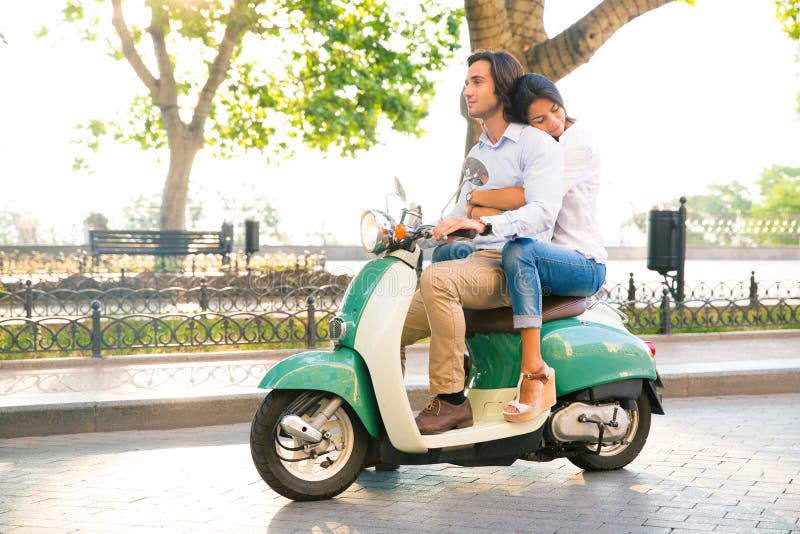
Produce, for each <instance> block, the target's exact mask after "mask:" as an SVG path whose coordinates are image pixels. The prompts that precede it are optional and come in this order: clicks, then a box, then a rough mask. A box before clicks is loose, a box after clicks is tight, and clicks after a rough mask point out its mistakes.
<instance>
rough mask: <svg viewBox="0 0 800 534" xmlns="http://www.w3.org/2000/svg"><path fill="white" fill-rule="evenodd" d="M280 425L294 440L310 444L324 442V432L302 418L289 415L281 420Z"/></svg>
mask: <svg viewBox="0 0 800 534" xmlns="http://www.w3.org/2000/svg"><path fill="white" fill-rule="evenodd" d="M280 425H281V429H283V431H284V432H286V433H287V434H289V435H290V436H292V437H293V438H297V439H302V440H303V441H306V442H308V443H319V442H320V441H322V432H321V431H320V430H319V429H317V428H315V427H314V426H312V425H311V424H310V423H309V422H308V421H306V420H305V419H303V418H302V417H298V416H296V415H287V416H286V417H284V418H283V419H281V423H280Z"/></svg>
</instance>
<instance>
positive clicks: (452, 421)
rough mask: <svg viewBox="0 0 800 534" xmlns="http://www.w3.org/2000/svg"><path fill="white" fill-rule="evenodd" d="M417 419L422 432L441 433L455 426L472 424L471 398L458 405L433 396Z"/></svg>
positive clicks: (462, 426) (463, 426)
mask: <svg viewBox="0 0 800 534" xmlns="http://www.w3.org/2000/svg"><path fill="white" fill-rule="evenodd" d="M415 421H416V422H417V428H419V433H420V434H441V433H442V432H446V431H447V430H452V429H454V428H466V427H468V426H472V407H471V406H470V405H469V400H465V401H464V402H462V403H461V404H458V405H456V404H450V403H449V402H447V401H443V400H442V399H440V398H439V397H433V398H432V399H431V400H430V401H428V405H427V406H426V407H425V409H424V410H422V411H421V412H419V415H418V416H417V418H416V419H415Z"/></svg>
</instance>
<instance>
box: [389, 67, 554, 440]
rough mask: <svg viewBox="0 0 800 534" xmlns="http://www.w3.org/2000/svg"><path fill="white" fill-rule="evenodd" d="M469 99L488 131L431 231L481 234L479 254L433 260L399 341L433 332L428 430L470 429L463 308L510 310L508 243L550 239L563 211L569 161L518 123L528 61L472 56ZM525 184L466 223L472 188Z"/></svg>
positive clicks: (424, 426)
mask: <svg viewBox="0 0 800 534" xmlns="http://www.w3.org/2000/svg"><path fill="white" fill-rule="evenodd" d="M467 65H468V70H467V78H466V80H465V82H464V90H463V96H464V99H465V101H466V104H467V109H468V111H469V114H470V116H471V117H473V118H476V119H479V120H481V121H482V122H483V128H484V131H483V133H482V134H481V137H480V140H479V141H478V144H477V145H475V146H474V147H472V149H471V150H470V152H469V154H467V158H466V161H465V164H464V175H465V176H464V177H465V181H464V186H463V188H462V195H461V196H460V198H459V201H458V202H457V203H456V206H455V208H454V209H453V212H452V214H451V215H450V216H449V217H448V218H446V219H445V220H443V221H441V222H440V223H439V224H438V225H437V226H436V227H435V228H434V230H433V236H434V237H435V238H436V239H443V238H446V237H447V235H448V234H450V233H452V232H453V231H455V230H458V229H471V230H475V231H476V232H477V233H478V234H479V236H478V237H476V238H475V247H476V249H477V251H476V252H475V253H473V254H471V255H470V256H468V257H467V258H465V259H463V260H459V261H450V262H442V263H434V264H431V265H430V266H429V267H428V268H426V269H425V270H424V271H423V273H422V276H421V277H420V289H419V291H418V292H417V294H416V295H415V296H414V299H413V301H412V303H411V307H410V309H409V313H408V316H407V318H406V322H405V325H404V327H403V335H402V339H401V344H402V346H403V347H405V346H406V345H408V344H411V343H414V342H415V341H417V340H419V339H422V338H425V337H428V336H430V338H431V343H430V361H429V376H430V391H431V393H433V394H435V397H433V398H432V399H431V400H430V402H429V403H428V406H427V407H426V408H425V409H424V410H422V412H420V414H419V415H418V416H417V419H416V422H417V426H418V428H419V430H420V432H421V433H422V434H437V433H440V432H445V431H447V430H451V429H453V428H463V427H466V426H470V425H472V408H471V407H470V405H469V401H468V400H467V399H466V397H465V395H464V360H463V358H464V356H463V355H464V354H465V353H466V350H467V349H466V342H465V340H464V334H465V329H466V328H465V323H464V312H463V308H471V309H488V308H497V307H502V306H508V305H510V299H509V295H508V291H507V287H506V279H505V273H504V272H503V266H502V262H501V259H502V249H503V245H505V243H506V241H508V240H510V239H512V238H514V237H515V236H525V237H530V238H534V239H540V240H543V241H547V242H549V241H550V237H551V235H552V231H553V226H554V223H555V218H556V215H557V214H558V211H559V208H560V207H561V196H562V179H563V173H564V156H563V154H562V152H561V150H560V148H559V146H558V144H557V142H556V141H555V140H554V139H553V138H552V137H551V136H549V135H547V134H546V133H544V132H542V131H541V130H537V129H535V128H532V127H530V126H528V125H523V124H520V123H516V122H512V120H514V115H513V112H512V111H511V99H510V94H511V89H512V87H513V84H514V81H515V80H516V79H517V78H518V77H520V76H522V74H523V71H522V65H520V63H519V61H517V60H516V58H514V57H513V56H512V55H510V54H508V53H507V52H503V51H480V52H476V53H474V54H473V55H471V56H470V57H469V59H468V60H467ZM510 186H516V187H520V186H521V187H524V188H525V200H526V202H527V203H526V204H525V205H524V206H522V207H521V208H519V209H516V210H509V211H506V212H503V213H501V214H499V215H494V216H489V217H481V218H480V219H470V218H468V217H467V210H466V208H467V203H468V201H469V192H470V191H472V190H473V189H476V188H477V189H482V190H485V189H499V188H504V187H510Z"/></svg>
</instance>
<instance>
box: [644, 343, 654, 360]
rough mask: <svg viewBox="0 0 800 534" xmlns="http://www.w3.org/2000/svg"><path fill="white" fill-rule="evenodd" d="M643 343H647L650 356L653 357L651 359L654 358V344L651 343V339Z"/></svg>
mask: <svg viewBox="0 0 800 534" xmlns="http://www.w3.org/2000/svg"><path fill="white" fill-rule="evenodd" d="M644 344H645V345H647V348H648V349H650V357H651V358H653V360H655V359H656V344H655V343H653V342H652V341H645V342H644Z"/></svg>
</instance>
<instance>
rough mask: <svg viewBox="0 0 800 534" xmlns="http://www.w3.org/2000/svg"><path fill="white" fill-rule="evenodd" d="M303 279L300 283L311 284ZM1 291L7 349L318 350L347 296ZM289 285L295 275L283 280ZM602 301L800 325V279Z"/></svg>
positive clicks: (729, 320) (629, 292) (631, 308)
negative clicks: (680, 298) (677, 297)
mask: <svg viewBox="0 0 800 534" xmlns="http://www.w3.org/2000/svg"><path fill="white" fill-rule="evenodd" d="M307 281H308V279H303V278H299V279H296V280H294V282H295V283H303V282H307ZM199 282H200V283H199V285H198V286H196V287H191V285H189V286H186V285H184V286H173V287H162V288H156V287H136V288H131V287H113V288H106V289H98V288H85V289H53V290H49V291H45V290H37V289H36V288H34V287H33V286H32V284H30V283H27V284H25V287H24V289H17V290H13V291H12V290H6V291H0V353H18V354H28V353H52V352H60V353H65V354H75V353H84V354H91V355H92V356H101V355H102V354H104V353H109V352H123V351H131V350H139V349H143V350H150V349H170V348H172V349H185V348H199V347H210V346H264V345H268V346H280V345H290V346H306V347H315V346H316V345H317V344H318V343H319V340H323V339H327V337H328V322H329V320H330V319H331V317H333V315H334V314H335V313H336V311H337V309H338V307H339V304H340V301H341V298H342V296H343V294H344V292H345V289H346V284H345V283H344V282H345V280H343V279H338V280H337V281H336V283H332V284H327V285H322V286H307V285H301V286H299V287H298V286H296V285H291V284H287V283H280V284H277V285H269V284H266V283H264V281H263V280H262V281H261V284H260V285H259V284H258V283H254V282H253V279H250V282H249V283H246V284H244V286H242V287H240V286H237V285H228V286H225V287H212V286H211V285H210V284H209V283H208V281H206V280H205V279H200V281H199ZM283 282H285V280H284V281H283ZM596 297H597V298H600V299H602V300H605V301H607V302H609V303H610V304H613V305H614V306H615V307H617V308H618V309H619V310H620V311H622V312H623V313H624V314H626V315H627V317H628V325H627V326H628V328H629V329H630V331H631V332H633V333H634V334H647V333H664V334H669V333H672V332H677V331H696V330H709V329H713V330H736V329H749V328H800V281H798V282H769V283H763V282H762V283H760V284H759V283H757V282H756V280H755V274H754V273H753V274H752V275H751V277H750V280H749V281H747V282H717V283H713V284H712V283H707V282H701V283H698V284H696V285H694V286H690V285H687V288H686V291H685V299H684V300H683V301H682V302H677V303H676V302H674V301H673V300H671V298H670V295H669V292H668V291H667V290H666V289H665V288H664V285H663V284H660V283H655V282H649V283H636V282H635V281H634V279H633V276H632V275H631V277H630V278H629V280H628V281H627V282H625V283H620V284H612V285H607V286H606V287H604V288H603V289H602V290H601V291H600V292H598V294H597V295H596Z"/></svg>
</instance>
